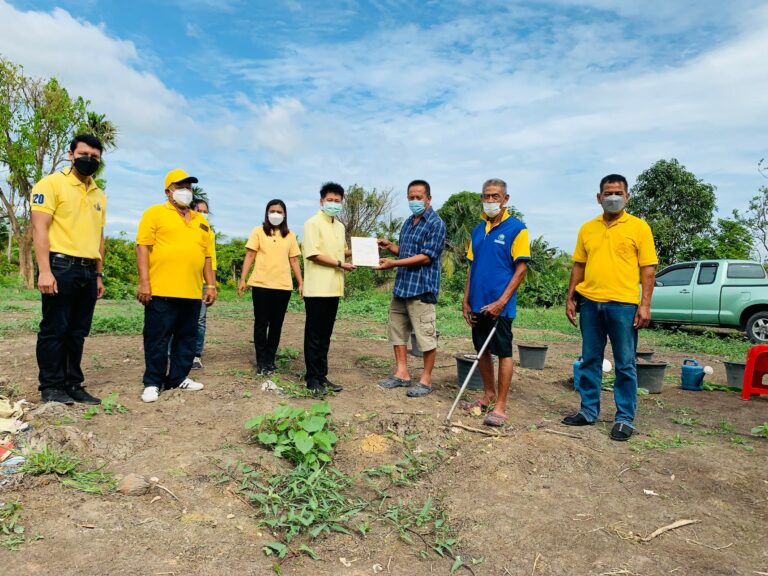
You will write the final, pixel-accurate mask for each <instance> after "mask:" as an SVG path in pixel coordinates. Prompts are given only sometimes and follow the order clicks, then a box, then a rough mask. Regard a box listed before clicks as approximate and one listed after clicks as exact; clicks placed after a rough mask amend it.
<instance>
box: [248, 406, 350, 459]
mask: <svg viewBox="0 0 768 576" xmlns="http://www.w3.org/2000/svg"><path fill="white" fill-rule="evenodd" d="M330 412H331V409H330V407H329V406H328V403H327V402H324V403H321V404H313V405H312V406H311V407H310V409H309V410H305V409H304V408H292V407H291V406H288V405H286V404H281V405H280V406H278V407H277V408H276V409H275V411H274V412H272V413H271V414H265V415H261V416H254V417H253V418H251V419H250V420H248V422H246V424H245V427H246V428H248V429H249V430H251V431H252V432H251V436H250V439H251V441H252V442H258V443H259V444H261V445H263V446H265V447H267V448H272V450H273V451H274V453H275V456H277V457H278V458H285V459H286V460H289V461H291V462H293V463H294V464H305V465H308V466H312V467H319V466H321V465H322V464H325V463H328V462H330V461H331V456H330V454H331V453H332V452H333V447H334V445H335V444H336V442H337V441H338V437H337V436H336V434H335V433H334V432H333V431H332V430H331V429H330V428H331V421H330V418H329V416H328V415H329V414H330Z"/></svg>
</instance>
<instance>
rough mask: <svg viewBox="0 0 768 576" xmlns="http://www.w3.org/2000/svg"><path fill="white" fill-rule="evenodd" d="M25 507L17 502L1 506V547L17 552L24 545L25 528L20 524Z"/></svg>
mask: <svg viewBox="0 0 768 576" xmlns="http://www.w3.org/2000/svg"><path fill="white" fill-rule="evenodd" d="M23 509H24V505H23V504H22V503H21V502H20V501H18V500H16V501H14V502H6V503H5V504H3V505H2V506H0V535H2V536H3V538H2V539H0V546H2V547H3V548H5V549H6V550H11V551H16V550H18V549H19V546H21V545H22V544H24V541H25V538H24V526H22V525H21V524H20V523H19V520H20V519H21V511H22V510H23Z"/></svg>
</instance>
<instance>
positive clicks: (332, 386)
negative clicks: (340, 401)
mask: <svg viewBox="0 0 768 576" xmlns="http://www.w3.org/2000/svg"><path fill="white" fill-rule="evenodd" d="M323 386H325V388H326V390H330V391H331V392H341V391H342V390H344V386H340V385H338V384H334V383H333V382H331V381H330V380H328V378H324V379H323Z"/></svg>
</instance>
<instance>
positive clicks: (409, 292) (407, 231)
mask: <svg viewBox="0 0 768 576" xmlns="http://www.w3.org/2000/svg"><path fill="white" fill-rule="evenodd" d="M414 220H415V217H414V216H411V217H410V218H408V220H406V221H405V224H403V227H402V228H401V229H400V241H399V246H400V254H399V258H400V259H401V260H402V259H403V258H410V257H411V256H416V255H417V254H426V255H427V256H429V258H430V260H431V262H430V263H429V264H425V265H423V266H409V267H405V266H402V267H398V268H397V272H396V274H395V288H394V290H393V293H394V295H395V296H397V297H398V298H413V297H415V296H421V295H422V294H427V293H429V294H433V295H434V297H435V298H437V293H438V292H439V291H440V255H441V254H442V253H443V249H444V248H445V223H444V222H443V221H442V219H441V218H440V216H438V215H437V212H435V211H434V210H432V207H431V206H430V208H429V209H427V210H425V211H424V213H423V214H422V215H421V218H420V219H419V221H418V222H416V223H414Z"/></svg>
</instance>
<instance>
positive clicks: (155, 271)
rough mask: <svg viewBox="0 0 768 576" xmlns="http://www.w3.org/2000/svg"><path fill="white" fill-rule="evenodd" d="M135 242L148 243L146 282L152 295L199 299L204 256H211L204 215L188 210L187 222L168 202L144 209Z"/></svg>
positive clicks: (209, 236) (208, 227) (208, 233)
mask: <svg viewBox="0 0 768 576" xmlns="http://www.w3.org/2000/svg"><path fill="white" fill-rule="evenodd" d="M136 244H141V245H142V246H149V247H150V249H149V250H150V251H149V283H150V285H151V287H152V295H153V296H165V297H169V298H194V299H196V300H199V299H200V294H201V293H202V291H203V268H204V266H205V259H206V258H211V256H212V254H211V227H210V225H209V224H208V220H206V218H205V216H203V215H202V214H199V213H198V212H195V211H194V210H190V211H189V222H187V221H185V220H184V217H183V216H182V215H181V214H179V212H178V211H177V210H176V208H175V207H174V206H173V205H172V204H171V203H170V202H166V203H165V204H157V205H156V206H152V207H150V208H148V209H147V210H146V212H144V214H143V215H142V217H141V221H140V222H139V232H138V233H137V234H136Z"/></svg>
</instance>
